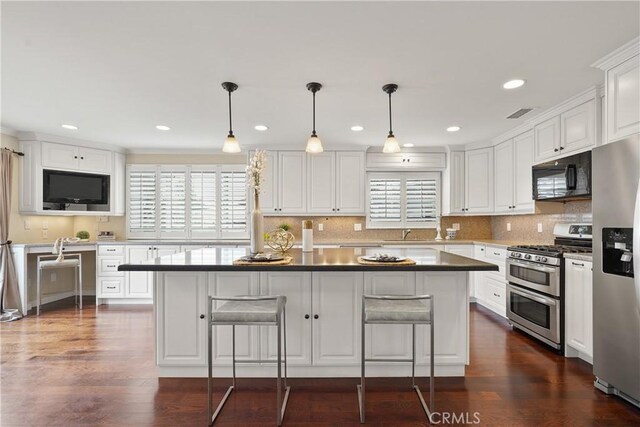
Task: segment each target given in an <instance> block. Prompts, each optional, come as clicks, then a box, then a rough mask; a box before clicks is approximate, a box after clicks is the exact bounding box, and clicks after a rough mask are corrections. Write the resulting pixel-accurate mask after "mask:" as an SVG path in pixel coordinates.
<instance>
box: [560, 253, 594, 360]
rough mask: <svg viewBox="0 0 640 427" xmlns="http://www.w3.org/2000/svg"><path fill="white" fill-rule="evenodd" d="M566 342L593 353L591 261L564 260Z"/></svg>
mask: <svg viewBox="0 0 640 427" xmlns="http://www.w3.org/2000/svg"><path fill="white" fill-rule="evenodd" d="M565 264H566V268H565V293H566V303H565V311H566V314H565V317H566V335H567V338H566V339H567V344H568V345H570V346H571V347H573V348H575V349H576V350H580V351H581V352H583V353H585V354H586V355H587V356H589V357H591V356H592V355H593V314H592V313H593V295H592V289H593V285H592V271H591V263H590V262H586V261H578V260H573V259H567V260H565Z"/></svg>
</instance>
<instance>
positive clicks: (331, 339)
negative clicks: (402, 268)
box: [312, 272, 363, 365]
mask: <svg viewBox="0 0 640 427" xmlns="http://www.w3.org/2000/svg"><path fill="white" fill-rule="evenodd" d="M312 277H313V279H312V280H313V284H312V301H313V305H312V308H313V310H312V312H313V313H312V318H313V321H312V337H313V345H312V349H313V350H312V351H313V364H314V365H358V364H359V363H360V327H361V326H360V316H361V312H360V310H361V306H362V301H361V300H362V279H363V273H361V272H322V273H313V275H312ZM316 315H317V316H318V318H317V319H316V318H315V316H316Z"/></svg>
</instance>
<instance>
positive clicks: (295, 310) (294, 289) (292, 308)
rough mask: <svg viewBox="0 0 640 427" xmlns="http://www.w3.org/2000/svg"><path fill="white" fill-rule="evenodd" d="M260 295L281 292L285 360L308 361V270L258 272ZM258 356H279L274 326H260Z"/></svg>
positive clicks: (309, 356) (302, 362) (309, 282)
mask: <svg viewBox="0 0 640 427" xmlns="http://www.w3.org/2000/svg"><path fill="white" fill-rule="evenodd" d="M260 294H261V295H284V296H286V297H287V303H286V305H285V310H286V322H287V363H288V364H290V365H310V364H311V273H310V272H295V271H275V272H269V273H260ZM260 329H261V331H260V342H261V345H260V351H261V353H262V354H261V359H270V360H275V359H276V358H277V356H278V335H277V328H276V327H275V326H261V327H260Z"/></svg>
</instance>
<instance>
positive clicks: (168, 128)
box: [156, 125, 171, 130]
mask: <svg viewBox="0 0 640 427" xmlns="http://www.w3.org/2000/svg"><path fill="white" fill-rule="evenodd" d="M156 129H158V130H171V128H170V127H169V126H165V125H157V126H156Z"/></svg>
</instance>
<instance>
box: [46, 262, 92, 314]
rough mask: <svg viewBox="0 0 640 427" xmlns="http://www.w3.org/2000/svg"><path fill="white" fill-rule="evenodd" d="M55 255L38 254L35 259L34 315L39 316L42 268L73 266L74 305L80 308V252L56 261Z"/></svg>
mask: <svg viewBox="0 0 640 427" xmlns="http://www.w3.org/2000/svg"><path fill="white" fill-rule="evenodd" d="M57 258H58V256H57V255H39V256H38V257H37V261H36V264H37V265H36V271H37V279H36V294H37V295H36V315H37V316H40V305H41V299H42V289H41V288H42V285H41V283H40V281H41V277H42V270H50V269H53V268H74V269H75V272H74V276H75V283H74V290H73V292H74V296H75V302H76V305H77V306H78V307H79V308H80V310H82V254H72V255H65V258H64V259H63V260H61V261H57Z"/></svg>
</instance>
